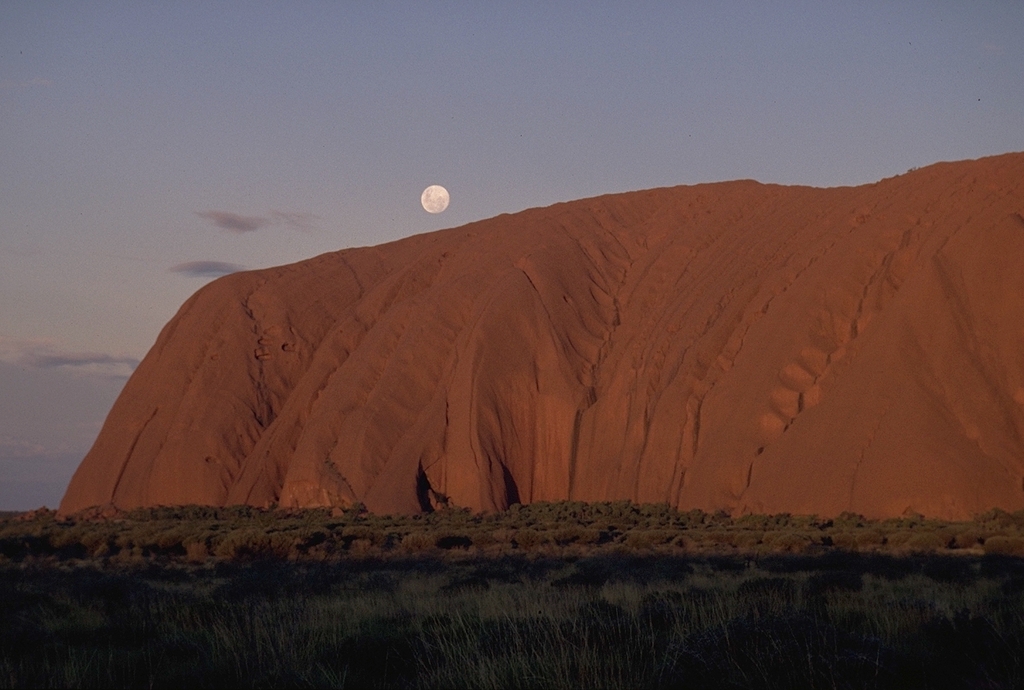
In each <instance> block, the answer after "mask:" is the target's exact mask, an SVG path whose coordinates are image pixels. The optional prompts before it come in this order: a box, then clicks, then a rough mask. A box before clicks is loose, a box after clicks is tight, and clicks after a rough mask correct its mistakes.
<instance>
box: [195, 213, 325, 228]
mask: <svg viewBox="0 0 1024 690" xmlns="http://www.w3.org/2000/svg"><path fill="white" fill-rule="evenodd" d="M195 214H196V215H197V216H199V217H200V218H203V219H205V220H208V221H210V222H211V223H213V224H214V225H215V226H217V227H218V228H220V229H221V230H227V231H229V232H235V233H246V232H253V231H254V230H259V229H260V228H266V227H288V228H293V229H295V230H312V229H313V228H315V227H316V221H318V220H320V217H319V216H317V215H314V214H312V213H302V212H298V211H278V210H276V209H270V210H269V211H268V212H267V215H265V216H243V215H241V214H239V213H231V212H230V211H216V210H211V211H196V212H195Z"/></svg>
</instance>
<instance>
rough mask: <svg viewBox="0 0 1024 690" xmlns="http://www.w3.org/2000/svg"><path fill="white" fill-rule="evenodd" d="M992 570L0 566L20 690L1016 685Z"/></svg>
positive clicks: (514, 558)
mask: <svg viewBox="0 0 1024 690" xmlns="http://www.w3.org/2000/svg"><path fill="white" fill-rule="evenodd" d="M1022 585H1024V566H1022V563H1021V562H1020V561H1019V560H1017V559H1013V558H1007V557H993V556H923V555H922V556H908V557H899V558H896V557H891V556H885V555H859V554H849V553H842V552H832V553H828V554H824V555H819V556H794V555H769V556H762V557H758V558H754V557H738V556H728V555H724V556H681V555H676V556H672V555H664V554H660V555H659V554H649V555H638V554H628V553H608V554H597V555H593V556H584V557H558V556H524V555H506V556H500V557H469V556H463V557H460V558H452V557H451V556H448V557H444V558H442V557H436V556H420V557H405V558H391V559H386V560H380V559H345V560H340V561H334V562H321V563H311V562H299V563H296V562H284V561H274V560H258V561H253V562H249V563H241V564H233V563H219V564H217V563H212V562H210V563H207V564H205V565H202V566H188V565H183V564H165V565H163V566H154V565H146V564H140V565H138V566H130V567H129V566H118V565H116V564H111V563H110V562H106V563H104V562H102V561H83V562H79V563H74V564H71V563H54V562H50V563H45V564H44V563H26V562H23V563H21V564H14V563H9V564H7V565H5V566H3V567H2V569H0V615H2V625H0V684H3V685H9V686H15V687H30V686H35V687H38V686H47V687H51V686H62V687H89V686H105V687H224V686H228V687H269V686H292V687H399V688H419V687H476V688H505V687H544V688H549V687H573V688H577V687H636V688H668V687H687V688H723V687H725V688H730V687H735V688H744V687H787V688H908V687H915V688H947V687H949V688H952V687H957V688H959V687H986V688H1004V687H1005V688H1013V687H1021V685H1022V684H1024V586H1022Z"/></svg>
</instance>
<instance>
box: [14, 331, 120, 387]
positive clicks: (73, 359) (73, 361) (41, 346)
mask: <svg viewBox="0 0 1024 690" xmlns="http://www.w3.org/2000/svg"><path fill="white" fill-rule="evenodd" d="M0 361H2V362H6V363H8V364H14V365H17V366H21V367H29V368H31V369H58V368H65V369H67V370H69V371H72V372H74V373H76V374H80V375H84V376H99V377H101V378H112V379H126V378H128V377H129V376H131V373H132V372H133V371H135V367H137V366H138V365H139V360H138V359H137V358H135V357H128V356H123V355H122V356H118V355H110V354H106V353H103V352H65V351H62V350H60V349H59V348H57V347H54V345H53V343H51V342H49V341H42V340H16V339H14V338H4V337H3V336H0Z"/></svg>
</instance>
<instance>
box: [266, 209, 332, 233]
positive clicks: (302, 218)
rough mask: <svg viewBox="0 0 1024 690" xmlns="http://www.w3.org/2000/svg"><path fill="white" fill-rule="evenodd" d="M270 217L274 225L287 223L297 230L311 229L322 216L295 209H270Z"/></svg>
mask: <svg viewBox="0 0 1024 690" xmlns="http://www.w3.org/2000/svg"><path fill="white" fill-rule="evenodd" d="M270 218H271V220H272V221H273V224H274V225H286V226H288V227H291V228H295V229H296V230H311V229H313V227H315V226H316V221H318V220H320V216H316V215H313V214H312V213H297V212H295V211H275V210H274V209H271V210H270Z"/></svg>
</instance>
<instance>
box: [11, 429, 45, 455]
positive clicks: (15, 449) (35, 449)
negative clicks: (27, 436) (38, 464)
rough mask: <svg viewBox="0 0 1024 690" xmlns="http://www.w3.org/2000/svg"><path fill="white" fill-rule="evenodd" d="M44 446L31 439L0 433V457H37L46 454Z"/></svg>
mask: <svg viewBox="0 0 1024 690" xmlns="http://www.w3.org/2000/svg"><path fill="white" fill-rule="evenodd" d="M46 450H47V449H46V447H45V446H42V445H40V444H38V443H33V442H32V441H25V440H22V439H17V438H12V437H10V436H7V435H5V434H0V459H4V460H11V459H19V460H20V459H24V458H37V457H39V456H41V455H45V454H46Z"/></svg>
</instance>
